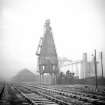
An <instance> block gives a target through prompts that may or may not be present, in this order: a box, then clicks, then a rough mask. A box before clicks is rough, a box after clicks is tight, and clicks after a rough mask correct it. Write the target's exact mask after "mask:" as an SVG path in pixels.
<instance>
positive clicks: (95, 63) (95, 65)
mask: <svg viewBox="0 0 105 105" xmlns="http://www.w3.org/2000/svg"><path fill="white" fill-rule="evenodd" d="M94 52H95V55H94V67H95V79H96V90H97V88H98V83H97V61H96V50H94Z"/></svg>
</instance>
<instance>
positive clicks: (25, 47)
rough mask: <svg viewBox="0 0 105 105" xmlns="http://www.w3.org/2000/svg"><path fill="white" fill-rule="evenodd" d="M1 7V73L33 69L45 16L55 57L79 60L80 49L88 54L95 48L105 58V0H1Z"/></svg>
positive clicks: (11, 74)
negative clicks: (55, 49)
mask: <svg viewBox="0 0 105 105" xmlns="http://www.w3.org/2000/svg"><path fill="white" fill-rule="evenodd" d="M0 7H1V8H0V24H1V25H0V50H1V51H0V75H2V76H5V77H11V76H13V75H15V74H16V72H18V71H19V70H21V69H23V68H29V69H30V70H31V71H32V72H35V68H36V62H37V57H36V56H35V52H36V49H37V45H38V42H39V39H40V37H41V36H42V35H43V32H44V29H43V25H44V22H45V20H46V19H47V18H50V19H51V26H52V31H53V36H54V40H55V44H56V48H57V52H58V56H60V57H68V58H69V59H73V60H76V59H77V60H78V59H81V57H82V53H83V52H87V53H88V54H89V56H90V55H91V54H92V53H93V50H94V49H97V52H98V53H99V52H100V51H104V59H105V47H104V44H105V0H0ZM104 62H105V61H104ZM104 73H105V72H104Z"/></svg>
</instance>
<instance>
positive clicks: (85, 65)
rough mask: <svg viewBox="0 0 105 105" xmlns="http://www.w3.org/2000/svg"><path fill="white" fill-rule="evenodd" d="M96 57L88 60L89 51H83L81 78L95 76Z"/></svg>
mask: <svg viewBox="0 0 105 105" xmlns="http://www.w3.org/2000/svg"><path fill="white" fill-rule="evenodd" d="M94 74H95V73H94V58H92V60H91V61H88V60H87V53H83V57H82V63H81V70H80V78H84V79H85V78H88V77H92V76H94Z"/></svg>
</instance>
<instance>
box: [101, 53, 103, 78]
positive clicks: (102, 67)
mask: <svg viewBox="0 0 105 105" xmlns="http://www.w3.org/2000/svg"><path fill="white" fill-rule="evenodd" d="M102 60H103V54H102V52H101V69H102V78H103V62H102Z"/></svg>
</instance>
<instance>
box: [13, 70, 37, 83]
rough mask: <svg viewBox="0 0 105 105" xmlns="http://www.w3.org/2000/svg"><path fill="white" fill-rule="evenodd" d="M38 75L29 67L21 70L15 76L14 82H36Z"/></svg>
mask: <svg viewBox="0 0 105 105" xmlns="http://www.w3.org/2000/svg"><path fill="white" fill-rule="evenodd" d="M36 78H37V77H36V75H35V74H34V73H32V72H31V71H30V70H28V69H24V70H21V71H20V72H18V73H17V74H16V75H15V76H14V77H13V78H12V81H14V82H34V81H36Z"/></svg>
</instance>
